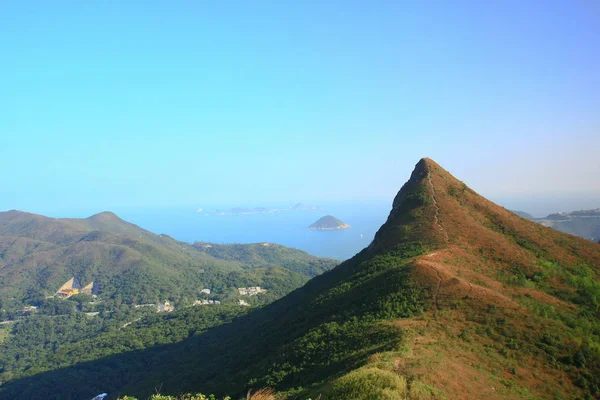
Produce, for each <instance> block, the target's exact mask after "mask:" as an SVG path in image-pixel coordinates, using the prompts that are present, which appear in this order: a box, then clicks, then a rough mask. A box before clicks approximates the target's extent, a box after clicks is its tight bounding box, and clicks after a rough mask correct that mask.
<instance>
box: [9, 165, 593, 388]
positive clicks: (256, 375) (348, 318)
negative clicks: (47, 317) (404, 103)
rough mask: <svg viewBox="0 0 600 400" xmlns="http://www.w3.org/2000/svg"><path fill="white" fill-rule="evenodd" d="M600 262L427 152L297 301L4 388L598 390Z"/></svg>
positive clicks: (577, 242)
mask: <svg viewBox="0 0 600 400" xmlns="http://www.w3.org/2000/svg"><path fill="white" fill-rule="evenodd" d="M599 265H600V246H598V245H597V244H594V243H591V242H588V241H585V240H582V239H579V238H575V237H572V236H569V235H566V234H561V233H558V232H555V231H553V230H551V229H548V228H544V227H542V226H539V225H537V224H535V223H533V222H530V221H526V220H524V219H523V218H520V217H518V216H516V215H515V214H512V213H511V212H509V211H507V210H505V209H503V208H501V207H499V206H497V205H495V204H493V203H491V202H489V201H487V200H485V199H484V198H482V197H481V196H479V195H477V194H476V193H475V192H473V191H472V190H470V189H469V188H468V187H466V185H464V184H463V183H461V182H459V181H458V180H456V179H455V178H454V177H452V176H451V175H450V174H449V173H447V172H446V171H444V170H443V169H442V168H441V167H439V166H438V165H437V164H435V163H434V162H433V161H431V160H427V159H424V160H421V161H420V162H419V163H418V164H417V166H416V168H415V171H414V172H413V174H412V176H411V179H410V180H409V181H408V182H407V184H405V186H404V187H403V188H402V190H401V191H400V192H399V193H398V195H397V197H396V199H395V200H394V203H393V209H392V211H391V213H390V216H389V218H388V220H387V222H386V224H384V226H382V228H381V229H380V230H379V232H378V233H377V235H376V238H375V240H374V241H373V243H372V244H371V246H369V248H367V249H365V250H363V251H362V252H361V253H359V254H357V255H356V256H355V257H353V258H352V259H350V260H348V261H346V262H344V263H342V264H341V265H340V266H338V267H336V268H335V269H334V270H332V271H330V272H326V273H324V274H323V275H320V276H318V277H316V278H314V279H312V280H311V281H309V282H308V283H307V284H306V285H305V286H304V287H302V288H300V289H298V290H296V291H294V292H292V293H291V294H289V295H288V296H286V297H284V298H283V299H280V300H279V301H276V302H274V303H273V304H271V305H269V306H267V307H265V308H263V309H259V310H255V311H253V312H251V313H250V314H248V315H246V316H242V317H240V318H238V319H236V320H234V321H232V322H231V323H230V324H226V325H222V326H219V327H215V328H213V329H209V330H208V331H206V332H205V333H203V334H201V335H198V336H194V337H192V338H189V339H187V340H184V341H182V342H179V343H177V344H173V345H169V346H163V347H157V348H153V349H150V350H146V351H143V352H130V353H126V354H124V355H119V356H113V357H106V358H103V359H100V360H90V361H89V362H85V363H81V364H79V365H77V366H76V367H74V368H65V369H61V370H57V371H53V372H48V373H44V374H40V375H37V376H34V377H30V378H26V379H24V380H21V381H16V382H13V383H9V384H8V385H6V386H5V388H4V390H5V392H4V394H6V395H11V394H18V393H24V394H26V395H27V396H28V397H31V398H42V396H43V395H44V394H46V393H48V392H49V390H48V389H49V388H52V389H53V390H56V391H58V392H59V393H61V395H62V397H63V398H68V394H69V393H71V394H75V393H76V394H77V395H79V396H82V395H86V396H87V395H88V394H90V393H92V392H94V391H98V390H100V391H103V390H107V391H109V392H111V393H112V394H114V395H117V394H119V393H121V394H124V393H130V394H137V395H141V396H144V395H147V394H149V393H150V392H152V390H153V388H154V387H157V386H161V387H162V390H163V392H164V393H177V392H181V391H187V390H200V391H203V392H211V391H214V392H218V393H230V394H231V393H243V392H245V391H246V390H247V389H248V388H250V387H264V386H273V387H276V388H278V390H280V391H285V392H287V393H289V394H293V393H301V394H304V395H317V394H319V393H322V394H325V398H328V399H329V398H333V399H347V398H356V399H369V398H387V399H402V398H406V397H407V396H408V395H409V396H410V398H411V399H418V398H449V399H453V398H482V397H486V398H492V399H494V398H498V399H500V398H540V397H541V398H553V397H554V398H577V397H584V396H596V393H597V392H596V391H597V381H596V380H595V379H596V378H595V377H596V376H600V373H598V372H600V371H599V370H598V368H599V365H600V357H599V356H598V355H599V350H598V343H599V341H598V335H599V332H600V328H598V326H597V324H596V322H597V321H598V317H599V315H598V301H599V300H600V295H598V294H599V293H600V291H598V281H599V279H598V278H599V277H598V273H599ZM586 322H587V323H586ZM80 351H81V354H85V349H84V348H82V349H80ZM84 382H85V385H84V384H83V383H84ZM86 385H87V386H86ZM595 385H596V386H595ZM86 390H87V392H85V391H86ZM88 392H89V393H88Z"/></svg>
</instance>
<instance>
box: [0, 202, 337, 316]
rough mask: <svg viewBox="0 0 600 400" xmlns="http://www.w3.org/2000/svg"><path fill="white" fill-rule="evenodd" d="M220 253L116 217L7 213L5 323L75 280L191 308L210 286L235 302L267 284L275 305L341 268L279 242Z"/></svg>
mask: <svg viewBox="0 0 600 400" xmlns="http://www.w3.org/2000/svg"><path fill="white" fill-rule="evenodd" d="M213 249H214V250H213V251H212V253H214V254H212V255H211V254H210V253H211V252H209V251H207V250H208V249H206V248H204V247H201V246H192V245H189V244H187V243H183V242H178V241H176V240H174V239H172V238H170V237H168V236H166V235H156V234H154V233H152V232H148V231H146V230H143V229H141V228H139V227H137V226H135V225H133V224H130V223H127V222H125V221H123V220H121V219H120V218H118V217H117V216H116V215H114V214H111V213H101V214H97V215H95V216H92V217H90V218H86V219H53V218H46V217H43V216H40V215H34V214H28V213H23V212H17V211H9V212H5V213H0V310H5V312H4V313H3V315H0V318H3V319H7V318H12V317H14V313H16V312H18V311H19V310H20V309H21V308H22V307H23V306H24V305H39V303H41V302H42V301H43V299H44V298H46V297H47V296H51V295H53V294H54V293H55V292H56V290H57V289H58V288H59V287H60V286H61V285H62V284H63V283H64V282H66V281H67V280H68V279H70V278H71V277H73V276H76V277H77V278H78V279H79V280H80V281H81V282H82V283H83V284H87V283H88V282H91V281H95V282H96V283H98V284H99V287H100V293H101V297H102V299H103V300H114V301H122V302H124V303H128V304H141V303H157V302H159V301H164V300H170V301H171V302H174V303H175V304H176V306H185V305H187V304H190V303H191V302H193V301H194V300H196V299H198V298H199V297H201V291H202V289H205V288H208V289H210V290H211V291H212V292H213V293H214V295H215V296H213V297H214V298H215V299H217V300H228V299H230V298H231V297H232V291H233V290H235V288H237V287H244V286H263V287H265V288H266V289H267V290H270V291H272V292H273V293H274V295H273V296H271V298H270V300H272V299H273V298H276V297H280V296H281V295H283V294H285V293H287V292H289V291H290V290H291V289H294V288H296V287H298V286H300V285H302V284H304V283H305V282H306V281H307V280H308V279H309V278H310V277H312V276H315V275H316V274H319V273H321V272H323V271H325V270H327V269H330V268H332V267H333V266H335V265H336V264H337V262H336V261H335V260H330V259H320V258H316V257H313V256H311V255H309V254H307V253H305V252H302V251H298V250H295V249H290V248H287V247H284V246H276V245H273V246H260V245H231V247H230V246H229V245H214V247H213ZM288 266H289V267H288ZM15 271H19V273H15ZM280 284H284V286H280ZM6 313H8V314H9V315H6Z"/></svg>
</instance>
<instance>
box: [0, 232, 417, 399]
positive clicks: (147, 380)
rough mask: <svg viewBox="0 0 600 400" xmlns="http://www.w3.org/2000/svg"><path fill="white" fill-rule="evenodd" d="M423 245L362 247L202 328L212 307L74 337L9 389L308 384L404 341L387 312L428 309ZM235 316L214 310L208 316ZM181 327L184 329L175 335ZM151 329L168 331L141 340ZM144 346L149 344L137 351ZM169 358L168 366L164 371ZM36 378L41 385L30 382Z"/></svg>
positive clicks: (297, 387)
mask: <svg viewBox="0 0 600 400" xmlns="http://www.w3.org/2000/svg"><path fill="white" fill-rule="evenodd" d="M423 251H424V249H423V247H422V246H421V245H419V244H410V245H404V246H402V247H398V248H396V249H394V250H393V251H390V252H388V253H386V254H382V255H379V256H377V257H374V258H366V257H364V255H362V256H361V255H359V256H358V257H357V258H356V259H354V260H351V261H348V262H346V263H344V264H343V265H341V266H340V267H339V268H336V269H335V270H333V271H330V272H326V273H325V274H323V275H321V276H318V277H316V278H314V279H313V280H311V281H310V282H309V283H308V284H307V285H305V286H304V287H303V288H301V289H298V290H296V291H295V292H293V293H292V294H291V295H290V296H288V297H287V298H286V299H285V300H279V301H276V302H275V303H272V304H271V305H269V306H267V307H265V308H263V309H256V310H254V311H252V312H250V313H249V314H247V315H245V316H241V317H238V318H235V319H234V320H233V321H232V322H231V323H228V324H223V325H218V326H215V327H214V328H211V329H208V330H206V331H204V329H202V327H203V326H207V325H206V323H205V321H207V318H208V317H207V316H206V315H204V314H203V315H202V316H198V318H200V319H199V320H197V321H195V320H194V319H193V318H191V315H186V314H177V315H175V314H174V315H173V316H169V317H163V318H165V319H164V320H162V322H161V321H159V320H151V319H148V318H146V319H143V320H142V321H140V322H141V323H140V324H134V325H131V326H128V327H127V328H126V329H124V330H123V331H119V332H116V331H115V332H113V333H110V332H108V333H103V334H100V335H98V336H97V337H94V338H90V339H89V340H80V341H78V342H77V343H71V344H69V345H66V346H63V347H62V349H60V348H59V349H58V351H57V352H56V354H55V355H51V356H49V357H46V358H45V359H42V360H40V361H39V362H37V363H35V368H36V370H38V369H40V368H44V366H49V367H50V368H52V369H53V371H50V372H47V373H42V374H38V375H36V376H35V377H32V378H24V379H21V380H15V381H12V382H8V383H6V384H5V385H4V386H3V394H4V395H6V396H10V395H12V394H13V393H18V392H21V393H26V394H27V396H29V397H30V398H38V396H42V393H48V392H47V388H48V386H47V385H50V386H52V387H53V388H54V390H56V391H57V392H58V393H61V395H62V396H64V395H65V394H71V395H72V396H76V397H84V396H89V395H93V394H94V392H102V391H108V392H110V393H114V394H115V395H118V394H121V395H125V394H134V395H140V396H146V395H148V394H150V392H151V391H152V388H153V387H156V386H159V385H160V386H161V387H162V390H163V392H166V393H179V392H185V391H188V390H193V389H194V387H198V386H197V384H196V382H199V381H200V382H202V384H201V385H200V386H201V387H202V388H203V390H206V391H209V392H214V393H216V394H218V395H224V394H228V393H229V394H236V395H237V394H240V393H245V392H246V390H247V389H248V388H253V387H254V388H256V387H266V386H274V387H278V388H279V389H280V390H287V391H291V392H293V393H299V392H303V391H305V388H309V387H312V386H314V385H319V384H320V383H321V382H324V381H325V380H327V379H329V378H331V377H336V376H340V375H341V374H343V373H345V372H347V371H350V370H351V369H353V368H356V367H358V366H360V365H362V364H364V363H365V362H366V359H367V358H368V357H369V356H370V355H371V354H373V353H375V352H379V351H385V350H392V349H395V348H397V347H398V346H400V343H401V340H402V336H401V332H400V331H399V330H398V329H396V328H393V327H392V326H389V325H386V324H385V323H383V321H385V320H387V319H391V318H400V317H409V316H411V315H415V314H418V313H421V312H422V311H423V310H424V309H425V308H426V303H425V302H424V300H425V298H424V297H423V296H424V293H423V292H422V291H421V290H419V289H418V288H417V287H415V286H414V285H413V284H412V281H411V279H410V278H409V271H410V268H411V267H410V265H409V263H408V262H409V260H410V259H411V257H413V256H415V255H418V254H421V253H422V252H423ZM356 299H361V301H356ZM205 309H207V310H208V309H209V307H205ZM218 309H219V307H214V308H211V310H218ZM190 312H192V311H190ZM197 312H199V311H196V310H195V309H194V310H193V313H197ZM204 312H208V311H202V313H204ZM212 312H214V313H218V311H212ZM194 315H195V314H194ZM233 316H234V315H232V314H229V313H225V314H219V315H218V316H214V315H213V316H212V317H211V318H210V319H209V321H212V322H210V323H213V322H215V321H216V323H220V322H224V321H225V320H226V319H227V318H231V317H233ZM155 318H156V317H155ZM173 324H175V325H173ZM203 324H204V325H203ZM196 325H197V326H200V328H198V329H197V328H195V327H194V326H196ZM174 326H180V327H181V329H180V328H174ZM177 331H181V333H180V334H177V335H175V334H174V332H177ZM161 332H169V333H162V334H161ZM155 335H158V336H159V338H162V339H159V340H158V341H153V339H148V340H147V341H144V339H143V338H153V337H154V336H155ZM186 335H187V336H186ZM186 337H187V338H186ZM250 338H251V339H250ZM180 339H183V340H181V341H178V340H180ZM176 341H177V343H174V344H170V345H163V346H154V345H156V344H161V343H169V342H176ZM147 345H148V346H150V345H152V346H153V347H151V348H149V349H147V350H144V351H135V350H136V349H141V348H144V347H145V346H147ZM117 353H118V354H117ZM111 354H113V355H112V356H111ZM87 360H90V362H85V361H87ZM92 360H94V361H92ZM201 360H206V362H202V361H201ZM208 360H210V362H209V361H208ZM76 362H79V364H77V365H74V366H73V367H71V368H64V367H66V366H68V365H71V364H74V363H76ZM111 365H113V366H114V365H118V366H119V368H118V369H114V368H113V369H111V368H110V366H111ZM164 365H169V366H170V367H169V368H168V369H166V370H165V368H163V366H164ZM58 376H60V379H58V381H57V379H56V378H57V377H58ZM99 376H101V378H98V377H99ZM31 379H35V385H30V384H29V382H31ZM83 382H86V384H85V385H84V384H79V383H83ZM0 393H1V392H0ZM46 398H47V397H46ZM50 398H52V397H50Z"/></svg>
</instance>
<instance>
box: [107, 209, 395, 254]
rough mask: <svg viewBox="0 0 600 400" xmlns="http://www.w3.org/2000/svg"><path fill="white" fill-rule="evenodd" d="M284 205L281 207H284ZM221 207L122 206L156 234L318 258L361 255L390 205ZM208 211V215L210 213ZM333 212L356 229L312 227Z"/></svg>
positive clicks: (126, 213) (132, 218)
mask: <svg viewBox="0 0 600 400" xmlns="http://www.w3.org/2000/svg"><path fill="white" fill-rule="evenodd" d="M280 206H281V205H280ZM217 208H221V209H225V208H228V207H218V206H215V207H210V206H209V207H206V206H205V207H203V209H204V212H202V213H198V212H196V209H195V208H177V209H165V208H162V209H123V210H115V212H116V213H117V214H118V215H119V216H120V217H121V218H123V219H125V220H127V221H130V222H133V223H134V224H137V225H139V226H140V227H142V228H144V229H147V230H149V231H152V232H155V233H164V234H167V235H169V236H172V237H173V238H175V239H177V240H181V241H184V242H189V243H192V242H195V241H206V242H214V243H257V242H271V243H278V244H282V245H285V246H290V247H295V248H297V249H301V250H304V251H306V252H308V253H310V254H313V255H315V256H319V257H332V258H336V259H340V260H344V259H347V258H350V257H352V256H353V255H354V254H356V253H358V252H359V251H360V250H362V249H363V248H364V247H366V246H368V244H369V243H370V242H371V240H372V239H373V236H374V235H375V232H377V230H378V229H379V227H380V226H381V225H382V224H383V222H385V219H386V218H387V215H388V213H389V210H390V205H389V204H387V203H377V204H374V203H368V204H363V203H353V204H348V203H346V204H332V205H328V206H322V207H321V208H320V209H318V210H306V211H282V212H278V213H267V214H253V215H223V216H218V215H214V211H215V209H217ZM206 212H208V213H209V215H205V213H206ZM328 214H330V215H333V216H335V217H337V218H339V219H341V220H342V221H344V222H345V223H347V224H350V225H351V227H352V228H350V229H345V230H341V231H310V230H308V229H307V228H308V226H309V225H310V224H312V223H313V222H315V221H316V220H317V219H319V218H321V217H322V216H325V215H328Z"/></svg>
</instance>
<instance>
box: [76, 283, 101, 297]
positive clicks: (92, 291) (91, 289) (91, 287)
mask: <svg viewBox="0 0 600 400" xmlns="http://www.w3.org/2000/svg"><path fill="white" fill-rule="evenodd" d="M80 292H81V293H83V294H89V295H90V296H97V295H98V293H99V292H100V288H99V287H98V283H96V282H95V281H92V282H90V283H88V284H87V285H85V286H84V287H82V288H81V290H80Z"/></svg>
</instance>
